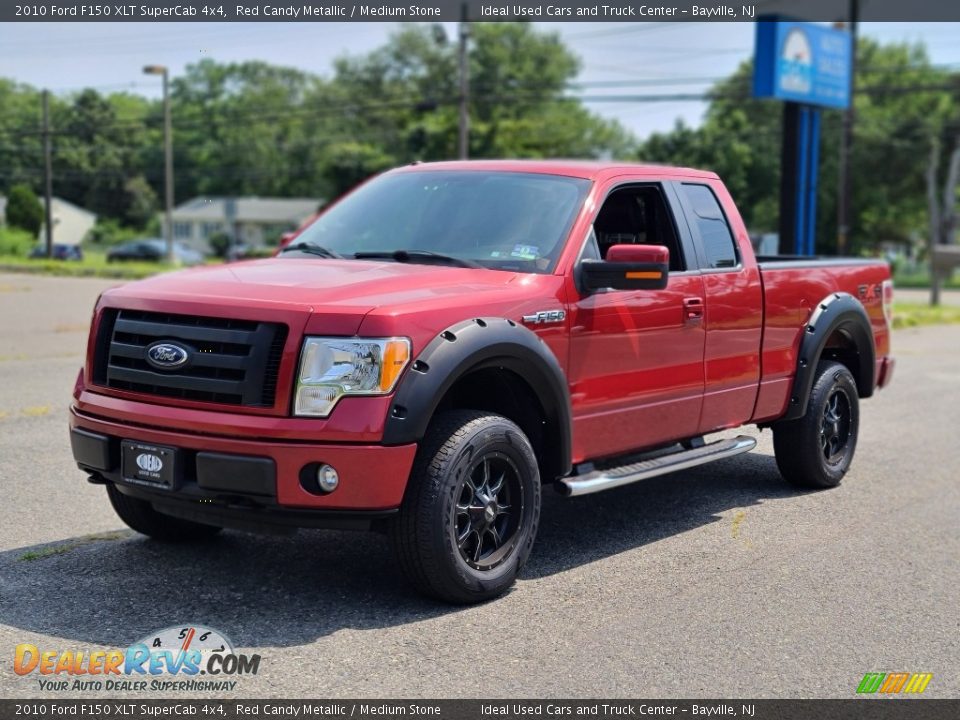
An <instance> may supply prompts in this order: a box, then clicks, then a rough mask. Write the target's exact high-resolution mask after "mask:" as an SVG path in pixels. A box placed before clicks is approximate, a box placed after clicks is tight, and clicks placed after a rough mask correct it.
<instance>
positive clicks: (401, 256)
mask: <svg viewBox="0 0 960 720" xmlns="http://www.w3.org/2000/svg"><path fill="white" fill-rule="evenodd" d="M353 257H355V258H356V259H357V260H393V261H395V262H399V263H408V262H414V261H426V262H436V263H438V264H443V265H454V266H456V267H466V268H482V267H483V265H481V264H480V263H477V262H474V261H473V260H466V259H464V258H458V257H453V256H452V255H441V254H440V253H435V252H432V251H430V250H391V251H389V252H382V251H381V252H358V253H354V255H353Z"/></svg>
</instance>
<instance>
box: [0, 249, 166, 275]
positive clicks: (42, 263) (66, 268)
mask: <svg viewBox="0 0 960 720" xmlns="http://www.w3.org/2000/svg"><path fill="white" fill-rule="evenodd" d="M178 269H179V267H177V266H173V265H168V264H166V263H147V262H129V263H126V262H125V263H108V262H107V256H106V255H105V254H103V253H98V252H94V251H88V252H86V253H85V255H84V258H83V260H80V261H76V260H50V259H48V258H26V257H22V256H18V255H0V270H2V271H5V272H23V273H35V274H39V275H57V276H62V277H101V278H116V279H118V280H139V279H140V278H145V277H149V276H151V275H156V274H157V273H161V272H169V271H170V270H178Z"/></svg>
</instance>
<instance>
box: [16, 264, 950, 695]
mask: <svg viewBox="0 0 960 720" xmlns="http://www.w3.org/2000/svg"><path fill="white" fill-rule="evenodd" d="M112 284H115V283H113V282H110V281H101V280H90V279H67V278H49V277H39V276H28V275H0V308H2V312H0V483H2V489H3V501H2V502H0V657H3V658H5V659H4V660H3V662H0V696H2V697H7V698H10V697H21V698H22V697H44V693H43V692H42V691H40V690H39V688H38V685H37V680H36V675H34V676H31V677H19V676H17V675H15V674H14V673H13V671H12V665H11V662H10V660H11V658H12V657H13V651H14V647H15V646H16V645H17V644H19V643H25V642H29V643H33V644H36V645H38V646H40V647H41V648H42V649H51V650H68V649H73V650H78V649H84V650H87V649H90V648H95V649H98V648H104V647H108V648H113V647H125V646H126V645H127V644H129V643H131V642H133V641H135V640H137V639H138V638H141V637H143V636H144V635H146V634H147V633H148V632H150V631H152V630H158V629H161V628H165V627H169V626H172V625H179V624H181V623H191V622H192V623H200V624H203V625H206V626H210V627H213V628H217V629H219V630H221V631H223V632H224V633H225V634H226V635H227V636H229V637H230V638H231V639H232V640H233V641H234V643H235V645H237V646H238V647H239V648H242V649H243V650H244V651H245V652H255V653H258V654H260V655H261V656H262V662H261V664H260V671H259V673H258V674H257V675H256V676H250V677H244V678H240V679H239V681H238V686H237V689H236V690H235V691H233V692H232V693H224V695H234V696H237V697H248V698H249V697H381V696H389V697H447V696H451V695H455V696H468V697H504V696H512V697H550V696H554V697H688V698H689V697H851V696H852V695H853V693H854V691H855V689H856V687H857V684H858V683H859V682H860V680H861V678H863V675H864V674H865V673H866V672H871V671H877V672H892V671H905V672H930V673H933V680H932V681H931V682H930V684H929V686H928V688H927V690H926V695H928V696H933V697H956V696H957V695H958V694H960V672H958V670H960V563H958V561H957V560H958V558H960V523H958V519H960V482H958V470H960V456H958V451H957V446H958V443H957V434H958V429H960V409H958V408H960V402H958V401H960V363H958V360H957V351H958V349H960V326H944V327H927V328H917V329H911V330H904V331H898V332H897V333H896V334H895V337H894V354H895V355H896V356H897V360H898V365H897V372H896V376H895V378H894V384H893V386H892V387H890V388H888V389H887V390H884V391H881V392H880V393H879V394H878V395H877V396H876V397H874V398H872V399H870V400H867V401H864V404H863V405H862V411H863V412H862V431H861V436H860V445H859V449H858V452H857V458H856V460H855V461H854V465H853V468H852V470H851V473H850V474H849V475H848V476H847V478H846V479H845V481H844V483H843V484H842V486H841V487H840V488H838V489H835V490H831V491H826V492H800V491H796V490H793V489H791V488H789V487H788V486H786V485H785V484H784V483H783V482H782V481H781V480H780V478H779V475H778V473H777V469H776V466H775V464H774V460H773V455H772V444H771V436H770V433H769V432H764V433H763V434H762V435H761V436H760V445H759V447H758V450H757V451H755V452H753V453H750V454H747V455H743V456H740V457H737V458H733V459H730V460H726V461H722V462H719V463H716V464H713V465H707V466H704V467H701V468H697V469H694V470H691V471H687V472H685V473H683V474H681V475H670V476H666V477H661V478H657V479H654V480H650V481H647V482H645V483H641V484H637V485H633V486H629V487H626V488H621V489H619V490H615V491H612V492H609V493H605V494H600V495H595V496H587V497H583V498H577V499H573V500H565V499H562V498H560V497H559V496H557V495H555V494H553V493H552V492H547V493H546V495H545V502H544V507H543V520H542V524H541V528H540V532H539V537H538V541H537V544H536V547H535V548H534V552H533V555H532V558H531V560H530V563H529V564H528V566H527V568H526V569H525V571H524V572H523V574H522V576H521V579H520V581H519V582H518V584H517V585H516V587H515V588H514V589H513V591H512V592H511V593H510V594H509V595H507V596H506V597H504V598H502V599H500V600H498V601H495V602H492V603H488V604H486V605H483V606H479V607H472V608H453V607H447V606H443V605H439V604H436V603H434V602H431V601H428V600H424V599H422V598H421V597H419V596H417V595H415V594H413V593H412V591H411V590H409V588H408V587H407V586H406V585H405V584H404V582H403V579H402V577H401V576H400V574H399V572H398V571H397V569H396V568H395V566H394V564H393V560H392V558H391V554H390V552H389V547H388V546H387V544H386V542H385V540H384V539H383V538H381V537H379V536H376V535H372V534H359V533H358V534H353V533H344V532H332V531H309V532H306V531H305V532H301V533H300V534H298V535H296V536H293V537H273V536H269V537H262V536H256V535H248V534H243V533H239V532H226V533H224V534H223V535H222V537H220V538H219V539H218V540H216V541H215V542H213V543H211V544H207V545H202V546H200V545H198V546H167V545H161V544H157V543H154V542H151V541H148V540H145V539H144V538H142V537H140V536H137V535H135V534H133V533H131V532H129V531H127V530H126V529H124V528H123V526H122V524H121V522H120V521H119V519H117V518H116V517H115V516H114V514H113V512H112V510H111V509H110V507H109V504H108V502H107V499H106V496H105V493H104V490H103V488H102V487H99V486H94V485H90V484H88V483H87V482H86V481H85V479H84V478H85V476H84V474H83V473H82V472H80V471H79V470H78V469H77V468H76V466H75V465H74V464H73V462H72V458H71V455H70V448H69V440H68V436H67V407H68V404H69V400H70V391H71V388H72V386H73V382H74V379H75V377H76V373H77V369H78V368H79V367H80V365H81V363H82V361H83V351H84V347H85V341H86V330H87V325H88V322H89V318H90V311H91V309H92V306H93V304H94V301H95V299H96V297H97V294H98V293H99V292H100V291H101V290H103V289H104V288H106V287H109V286H110V285H112ZM107 694H112V695H117V693H107ZM48 697H49V695H48ZM59 697H79V695H77V694H70V695H65V696H59Z"/></svg>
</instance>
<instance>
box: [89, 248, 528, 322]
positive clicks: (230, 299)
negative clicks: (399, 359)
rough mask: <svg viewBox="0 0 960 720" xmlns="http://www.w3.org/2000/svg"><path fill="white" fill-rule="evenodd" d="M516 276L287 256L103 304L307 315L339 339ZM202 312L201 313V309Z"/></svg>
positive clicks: (222, 268) (133, 286)
mask: <svg viewBox="0 0 960 720" xmlns="http://www.w3.org/2000/svg"><path fill="white" fill-rule="evenodd" d="M517 277H518V275H517V274H516V273H511V272H501V271H496V270H487V269H473V268H458V267H446V266H436V265H423V264H413V263H410V264H406V263H396V262H379V261H370V260H334V259H326V258H316V259H314V258H309V259H307V258H291V259H276V258H270V259H266V260H253V261H246V262H238V263H232V264H228V265H217V266H206V267H199V268H191V269H189V270H182V271H180V272H175V273H166V274H162V275H156V276H154V277H152V278H148V279H146V280H141V281H138V282H133V283H129V284H127V285H123V286H121V287H119V288H114V289H112V290H109V291H108V292H107V293H105V294H104V296H103V300H102V304H103V305H105V306H115V307H121V308H123V307H128V308H136V309H141V310H157V311H165V312H188V313H191V314H202V313H205V312H209V314H211V315H216V316H222V315H224V314H225V313H224V308H229V314H230V315H231V316H234V317H237V318H242V317H244V313H245V312H248V311H249V312H250V313H252V314H253V315H254V316H259V317H263V316H264V313H268V314H269V313H270V312H271V311H275V312H277V313H293V314H298V315H303V316H306V315H311V316H312V321H311V326H315V325H317V324H320V325H322V324H324V321H325V319H328V320H329V323H330V330H329V331H328V332H331V333H336V334H355V333H356V332H357V330H358V329H359V327H360V323H361V322H362V320H363V318H364V316H366V315H367V314H368V313H369V312H371V311H372V310H375V309H376V308H378V307H389V308H390V309H391V310H392V311H393V312H396V311H397V310H402V306H404V305H407V304H411V305H417V306H420V307H422V306H423V305H424V304H430V303H431V302H436V303H437V305H438V306H441V307H442V306H444V305H445V304H447V303H450V302H454V298H459V299H460V300H461V301H462V299H463V298H465V297H466V298H471V302H474V303H478V304H482V303H483V301H482V300H479V299H477V295H478V294H484V293H491V292H496V291H503V290H504V289H505V288H506V287H507V286H509V285H511V284H512V283H514V282H515V280H516V279H517ZM205 308H206V309H205Z"/></svg>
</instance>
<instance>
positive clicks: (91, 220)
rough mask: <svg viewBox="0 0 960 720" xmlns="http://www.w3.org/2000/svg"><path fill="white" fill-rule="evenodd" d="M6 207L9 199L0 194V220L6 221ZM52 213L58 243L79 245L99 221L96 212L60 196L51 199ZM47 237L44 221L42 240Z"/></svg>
mask: <svg viewBox="0 0 960 720" xmlns="http://www.w3.org/2000/svg"><path fill="white" fill-rule="evenodd" d="M41 202H42V200H41ZM6 209H7V199H6V198H5V197H3V196H0V222H3V223H5V222H6ZM50 214H51V215H52V216H53V242H55V243H56V244H57V245H79V244H80V242H81V241H82V240H83V238H84V236H85V235H86V234H87V233H88V232H89V231H90V230H92V229H93V226H94V225H95V224H96V222H97V216H96V214H95V213H92V212H90V211H89V210H84V209H83V208H82V207H78V206H76V205H74V204H73V203H70V202H67V201H66V200H64V199H63V198H58V197H54V198H51V199H50ZM46 237H47V229H46V223H44V224H43V226H42V227H41V228H40V241H41V242H43V241H45V240H46Z"/></svg>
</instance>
